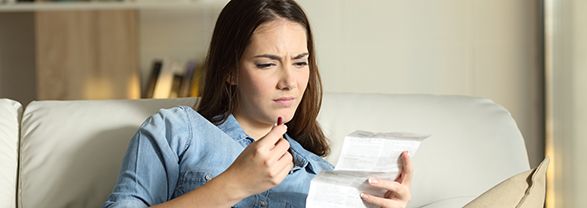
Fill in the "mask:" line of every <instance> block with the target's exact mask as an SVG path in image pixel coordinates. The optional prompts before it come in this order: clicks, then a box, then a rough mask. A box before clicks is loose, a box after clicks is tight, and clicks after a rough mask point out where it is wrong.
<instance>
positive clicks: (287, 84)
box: [277, 65, 295, 90]
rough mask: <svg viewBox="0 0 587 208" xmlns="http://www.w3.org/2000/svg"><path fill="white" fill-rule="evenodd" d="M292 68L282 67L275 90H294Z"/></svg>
mask: <svg viewBox="0 0 587 208" xmlns="http://www.w3.org/2000/svg"><path fill="white" fill-rule="evenodd" d="M293 70H294V69H293V66H288V65H286V66H284V67H283V68H282V69H281V70H279V71H280V77H279V82H278V83H277V88H278V89H280V90H291V89H293V88H295V76H294V74H293Z"/></svg>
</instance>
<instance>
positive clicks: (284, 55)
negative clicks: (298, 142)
mask: <svg viewBox="0 0 587 208" xmlns="http://www.w3.org/2000/svg"><path fill="white" fill-rule="evenodd" d="M308 56H309V53H308V46H307V42H306V30H305V28H304V27H303V26H302V25H300V24H298V23H295V22H291V21H288V20H284V19H278V20H274V21H271V22H267V23H264V24H262V25H260V26H259V27H257V29H256V30H255V31H254V32H253V35H252V36H251V40H250V43H249V46H248V47H247V48H246V49H245V51H244V54H243V56H242V58H241V61H240V66H239V69H238V70H239V71H238V77H237V78H236V80H232V81H231V82H233V84H236V85H238V89H239V91H238V93H239V106H238V109H237V110H236V112H235V116H237V118H239V117H240V118H241V119H245V120H246V122H249V124H253V125H272V124H274V123H275V122H276V120H277V117H279V116H281V117H282V118H283V121H284V123H285V122H288V121H290V120H291V119H292V118H293V116H294V113H295V111H296V109H297V107H298V105H299V104H300V101H301V100H302V96H303V94H304V91H305V90H306V86H307V85H308V78H309V76H310V69H309V66H308ZM234 82H236V83H234ZM239 122H240V121H239Z"/></svg>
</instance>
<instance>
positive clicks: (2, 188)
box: [0, 99, 22, 207]
mask: <svg viewBox="0 0 587 208" xmlns="http://www.w3.org/2000/svg"><path fill="white" fill-rule="evenodd" d="M21 113H22V106H21V105H20V103H18V102H16V101H13V100H9V99H0V207H16V173H17V170H16V169H17V161H18V126H19V121H20V116H21Z"/></svg>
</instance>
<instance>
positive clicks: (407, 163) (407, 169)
mask: <svg viewBox="0 0 587 208" xmlns="http://www.w3.org/2000/svg"><path fill="white" fill-rule="evenodd" d="M401 163H402V170H401V173H400V174H399V176H398V177H397V178H396V180H395V181H397V182H399V183H401V184H405V185H408V186H410V185H411V184H412V176H413V174H414V167H413V164H412V159H410V156H409V154H408V152H407V151H406V152H403V153H402V155H401Z"/></svg>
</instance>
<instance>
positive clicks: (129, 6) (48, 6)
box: [0, 0, 208, 12]
mask: <svg viewBox="0 0 587 208" xmlns="http://www.w3.org/2000/svg"><path fill="white" fill-rule="evenodd" d="M207 3H208V2H207V1H205V0H199V1H196V0H194V1H173V0H169V1H138V2H137V1H118V2H112V1H106V2H99V1H90V2H23V3H21V2H19V3H6V4H0V12H35V11H67V10H70V11H71V10H77V11H79V10H160V9H171V10H174V9H183V10H185V9H195V8H201V7H202V6H205V5H206V4H207Z"/></svg>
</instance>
